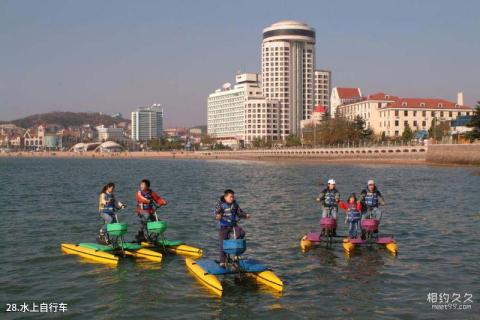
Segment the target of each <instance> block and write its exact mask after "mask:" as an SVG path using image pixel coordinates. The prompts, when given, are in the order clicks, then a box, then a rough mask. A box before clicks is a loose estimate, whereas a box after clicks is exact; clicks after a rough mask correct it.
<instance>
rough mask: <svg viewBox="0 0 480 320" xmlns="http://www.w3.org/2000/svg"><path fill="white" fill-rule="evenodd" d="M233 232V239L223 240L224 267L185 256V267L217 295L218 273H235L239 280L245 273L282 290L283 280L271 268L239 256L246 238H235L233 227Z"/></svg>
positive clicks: (207, 260)
mask: <svg viewBox="0 0 480 320" xmlns="http://www.w3.org/2000/svg"><path fill="white" fill-rule="evenodd" d="M233 234H234V236H233V239H227V240H224V241H223V251H224V252H225V254H226V255H227V259H226V261H225V266H224V267H223V266H221V265H220V263H219V262H218V261H215V260H211V259H199V260H194V259H191V258H185V264H186V266H187V269H188V270H189V271H190V272H191V273H192V274H193V275H194V276H195V278H197V279H198V280H199V281H200V283H201V284H202V285H204V286H205V287H206V288H208V289H209V290H210V291H211V292H213V293H215V294H217V295H219V296H222V294H223V286H222V283H221V282H220V280H219V279H218V278H217V276H219V275H236V277H237V279H240V280H241V279H242V278H243V277H244V276H245V275H246V276H249V277H251V278H253V279H254V280H255V281H256V282H258V283H261V284H263V285H266V286H268V287H269V288H272V289H273V290H275V291H277V292H282V291H283V282H282V280H280V279H279V278H278V277H277V276H276V275H275V273H273V271H272V270H271V269H269V268H268V267H266V266H265V265H263V264H262V263H260V262H259V261H257V260H253V259H243V258H242V257H241V255H242V254H243V253H244V252H245V250H246V249H247V243H246V240H245V239H237V238H236V236H235V228H234V232H233Z"/></svg>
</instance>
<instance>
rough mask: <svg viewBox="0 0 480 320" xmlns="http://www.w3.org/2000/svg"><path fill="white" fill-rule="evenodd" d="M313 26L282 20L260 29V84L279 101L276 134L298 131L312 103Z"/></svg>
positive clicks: (284, 134) (267, 94) (282, 135)
mask: <svg viewBox="0 0 480 320" xmlns="http://www.w3.org/2000/svg"><path fill="white" fill-rule="evenodd" d="M314 70H315V29H313V28H312V27H310V26H308V25H307V24H305V23H302V22H298V21H292V20H285V21H279V22H277V23H274V24H272V25H271V26H269V27H267V28H265V29H263V41H262V88H263V95H264V96H265V97H266V98H269V99H274V100H279V101H280V110H279V111H280V123H279V125H280V136H281V138H282V139H285V138H286V137H287V136H288V135H290V134H299V133H300V121H301V120H303V119H307V118H309V116H310V114H311V112H312V109H313V107H314V105H315V96H314V94H315V93H314V91H315V89H314V88H315V86H314Z"/></svg>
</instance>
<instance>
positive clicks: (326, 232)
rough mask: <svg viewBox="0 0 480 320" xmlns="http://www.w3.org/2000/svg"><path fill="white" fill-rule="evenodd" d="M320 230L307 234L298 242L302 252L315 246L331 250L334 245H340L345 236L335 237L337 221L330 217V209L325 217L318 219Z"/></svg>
mask: <svg viewBox="0 0 480 320" xmlns="http://www.w3.org/2000/svg"><path fill="white" fill-rule="evenodd" d="M320 228H321V229H322V232H309V233H307V234H306V235H304V236H303V237H302V239H301V240H300V248H301V249H302V251H303V252H306V251H308V250H310V249H311V248H312V247H313V246H315V245H320V244H322V243H323V244H325V245H326V247H327V248H331V247H332V246H333V244H334V243H342V242H343V238H345V236H341V235H337V234H336V233H335V230H336V229H337V219H335V218H333V217H332V209H331V208H330V210H329V212H328V213H327V216H326V217H324V218H321V219H320Z"/></svg>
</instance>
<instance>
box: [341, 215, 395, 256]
mask: <svg viewBox="0 0 480 320" xmlns="http://www.w3.org/2000/svg"><path fill="white" fill-rule="evenodd" d="M379 224H380V220H379V219H375V218H373V217H372V213H371V212H370V213H369V214H368V216H367V218H364V219H362V221H361V228H362V237H361V238H352V239H351V238H346V239H343V249H344V250H345V253H347V254H349V255H350V254H352V253H353V251H354V250H355V248H356V247H358V246H368V247H373V246H382V247H385V248H386V249H387V250H388V251H389V252H390V253H391V254H393V255H395V256H396V255H397V254H398V247H397V244H396V243H395V240H394V238H393V236H392V235H379V233H378V230H379Z"/></svg>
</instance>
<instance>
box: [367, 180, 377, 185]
mask: <svg viewBox="0 0 480 320" xmlns="http://www.w3.org/2000/svg"><path fill="white" fill-rule="evenodd" d="M371 184H373V185H375V181H373V180H371V179H370V180H368V182H367V185H371Z"/></svg>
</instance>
